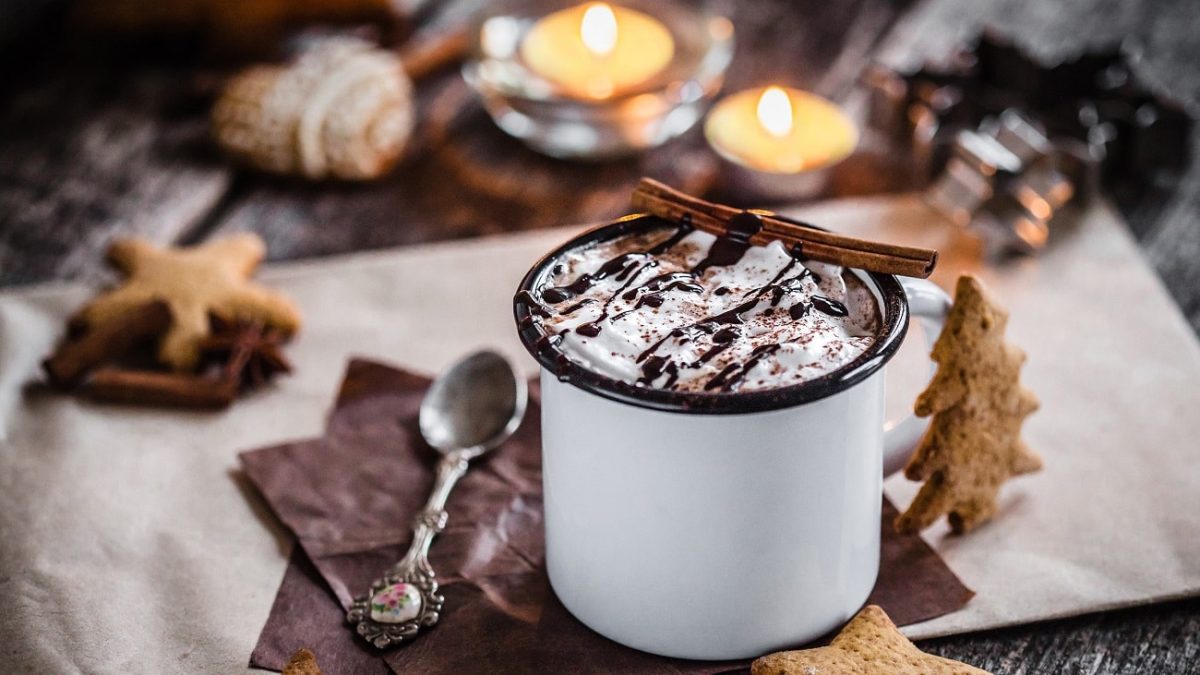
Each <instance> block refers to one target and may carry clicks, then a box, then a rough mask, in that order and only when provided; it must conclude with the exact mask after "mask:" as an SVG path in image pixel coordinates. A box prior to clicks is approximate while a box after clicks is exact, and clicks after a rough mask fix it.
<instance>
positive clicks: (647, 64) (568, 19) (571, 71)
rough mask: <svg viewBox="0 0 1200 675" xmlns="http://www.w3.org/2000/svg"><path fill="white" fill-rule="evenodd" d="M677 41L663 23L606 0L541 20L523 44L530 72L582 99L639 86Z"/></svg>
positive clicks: (663, 62)
mask: <svg viewBox="0 0 1200 675" xmlns="http://www.w3.org/2000/svg"><path fill="white" fill-rule="evenodd" d="M674 53H675V39H674V38H673V37H671V32H670V31H668V30H667V27H666V26H664V25H663V23H662V22H661V21H659V20H658V19H655V18H654V17H652V16H650V15H648V14H643V13H642V12H639V11H637V10H633V9H626V8H624V7H619V6H618V7H614V6H612V5H609V4H607V3H604V2H589V3H587V4H584V5H578V6H576V7H570V8H567V9H562V10H559V11H557V12H554V13H553V14H550V15H549V16H547V17H546V18H544V19H541V20H540V21H538V22H537V23H536V24H534V26H533V28H532V29H531V30H530V31H529V35H528V36H526V37H525V41H524V42H523V43H521V56H522V57H523V58H524V59H525V62H526V63H527V64H528V65H529V68H530V70H533V71H534V72H536V73H538V74H539V75H541V76H543V77H545V78H547V79H549V80H552V81H554V82H555V83H557V84H558V85H560V86H561V87H562V88H563V90H564V91H565V92H568V93H570V94H572V95H574V96H578V97H582V98H594V99H605V98H610V97H612V96H616V95H619V94H620V93H622V92H624V91H628V90H630V89H635V88H637V87H638V85H641V84H643V83H645V82H646V81H648V80H649V79H650V78H652V77H654V76H655V75H657V74H658V72H659V71H661V70H662V69H663V68H665V67H666V66H667V64H668V63H670V62H671V56H672V55H673V54H674Z"/></svg>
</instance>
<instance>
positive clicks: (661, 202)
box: [631, 178, 938, 279]
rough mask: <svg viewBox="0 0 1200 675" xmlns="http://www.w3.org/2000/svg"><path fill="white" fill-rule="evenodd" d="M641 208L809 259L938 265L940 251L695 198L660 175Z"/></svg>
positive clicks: (642, 186) (899, 270)
mask: <svg viewBox="0 0 1200 675" xmlns="http://www.w3.org/2000/svg"><path fill="white" fill-rule="evenodd" d="M631 201H632V203H633V205H634V207H635V208H638V209H641V210H643V211H646V212H648V213H651V214H653V215H655V216H658V217H659V218H663V219H666V220H673V221H688V222H690V223H691V224H692V225H694V226H695V227H696V228H697V229H700V230H703V231H705V232H708V233H710V234H714V235H717V236H719V237H734V238H741V239H744V240H746V241H748V242H750V243H751V244H755V245H760V246H761V245H766V244H769V243H771V242H772V241H780V242H782V243H783V244H784V245H785V246H787V247H788V248H791V249H792V250H793V251H794V252H795V253H797V254H798V255H800V256H802V257H804V258H807V259H809V260H816V261H818V262H824V263H831V264H834V265H841V266H842V267H852V268H856V269H861V270H866V271H868V272H879V273H881V274H898V275H900V276H905V277H917V278H920V279H924V278H926V277H928V276H929V275H930V274H931V273H933V268H934V266H936V265H937V257H938V254H937V251H934V250H930V249H924V248H913V247H910V246H897V245H894V244H884V243H881V242H875V241H868V240H866V239H857V238H855V237H847V236H845V235H841V234H834V233H832V232H826V231H825V230H819V229H817V228H815V227H813V226H810V225H806V224H803V223H796V222H791V221H788V220H784V219H782V218H780V217H778V216H776V215H775V214H774V213H772V212H770V211H761V210H757V209H755V210H751V211H748V210H744V209H738V208H734V207H732V206H726V205H724V204H715V203H712V202H708V201H705V200H703V199H699V198H697V197H692V196H691V195H687V194H684V193H682V192H680V191H678V190H675V189H673V188H670V187H668V186H666V185H664V184H662V183H660V182H658V181H656V180H652V179H650V178H643V179H642V180H641V182H639V183H638V186H637V189H635V190H634V191H633V197H632V199H631Z"/></svg>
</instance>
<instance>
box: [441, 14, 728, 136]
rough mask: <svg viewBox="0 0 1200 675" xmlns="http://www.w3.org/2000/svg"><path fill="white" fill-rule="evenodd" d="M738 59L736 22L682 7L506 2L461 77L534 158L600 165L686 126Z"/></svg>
mask: <svg viewBox="0 0 1200 675" xmlns="http://www.w3.org/2000/svg"><path fill="white" fill-rule="evenodd" d="M732 55H733V25H732V24H731V23H730V22H729V20H728V19H725V18H724V17H719V16H714V15H712V14H709V13H707V12H705V11H703V10H700V9H697V8H695V7H692V6H689V5H684V4H682V3H679V2H676V1H675V0H622V1H621V2H619V3H611V4H610V3H604V2H585V3H582V4H578V3H565V2H552V1H548V0H500V1H499V2H495V3H491V4H490V5H489V6H488V7H487V8H485V10H484V11H483V13H482V14H480V15H479V16H478V17H477V18H476V19H475V21H474V24H473V26H472V42H471V58H470V59H469V60H468V62H467V63H466V65H465V66H464V67H463V76H464V77H465V79H466V81H467V83H468V84H470V86H471V87H472V88H473V89H474V90H475V91H476V92H477V93H478V94H479V96H480V98H481V100H482V102H483V105H484V107H485V108H486V109H487V111H488V113H489V114H490V115H491V117H492V119H493V120H495V122H496V125H497V126H499V127H500V128H501V129H503V130H504V131H505V132H507V133H508V134H510V135H512V136H514V137H516V138H519V139H521V140H522V141H524V142H525V143H526V144H527V145H529V146H530V147H532V148H533V149H535V150H537V151H539V152H542V153H544V154H547V155H551V156H553V157H561V158H571V159H604V158H611V157H620V156H625V155H630V154H633V153H636V152H638V151H641V150H644V149H647V148H652V147H655V146H658V145H661V144H662V143H665V142H666V141H668V140H670V139H672V138H674V137H676V136H678V135H680V134H682V133H684V132H685V131H687V130H688V129H690V128H691V127H692V126H693V125H694V124H695V123H696V122H697V121H698V120H699V119H700V117H701V116H702V115H703V113H704V110H705V108H706V107H707V103H708V102H709V101H710V100H711V99H712V97H713V96H714V95H715V94H716V92H717V90H718V89H720V87H721V84H722V82H723V80H724V76H725V69H726V68H727V67H728V66H729V61H730V59H731V58H732Z"/></svg>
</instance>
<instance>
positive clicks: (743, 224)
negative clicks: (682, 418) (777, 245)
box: [518, 212, 849, 392]
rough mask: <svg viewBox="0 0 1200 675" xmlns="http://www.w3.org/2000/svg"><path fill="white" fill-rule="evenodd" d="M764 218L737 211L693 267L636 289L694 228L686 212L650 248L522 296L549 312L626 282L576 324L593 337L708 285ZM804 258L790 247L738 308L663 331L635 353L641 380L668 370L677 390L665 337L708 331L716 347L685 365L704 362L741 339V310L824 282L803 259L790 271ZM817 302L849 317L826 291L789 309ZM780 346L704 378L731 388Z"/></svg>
mask: <svg viewBox="0 0 1200 675" xmlns="http://www.w3.org/2000/svg"><path fill="white" fill-rule="evenodd" d="M761 225H762V221H761V219H759V217H758V216H756V215H754V214H752V213H746V212H744V213H742V214H739V215H738V216H736V217H734V218H733V219H731V221H730V223H729V235H728V236H725V237H720V238H718V239H717V240H716V241H714V242H713V245H712V246H711V247H710V248H709V251H708V255H707V256H706V257H705V258H704V259H703V260H701V261H700V262H698V263H696V265H695V266H693V267H692V268H691V269H690V270H688V271H686V272H667V273H665V274H660V275H658V276H656V277H654V278H652V279H650V280H649V281H647V282H645V283H643V284H641V285H640V286H637V287H634V288H631V286H633V283H634V281H635V280H636V279H637V278H638V276H640V275H641V273H642V272H643V271H645V270H647V269H650V268H653V267H657V266H658V264H659V263H658V261H657V260H655V259H654V258H655V257H656V256H658V255H661V254H663V253H666V252H667V251H669V250H670V249H671V248H673V247H674V246H675V245H676V244H678V243H679V242H680V241H682V240H683V239H684V238H685V237H687V236H688V235H689V234H691V233H692V232H693V231H694V230H695V227H694V226H693V225H692V224H691V220H690V218H685V219H684V220H683V221H682V222H681V223H680V225H679V227H678V229H677V230H676V231H675V233H674V234H672V235H671V236H670V237H668V238H667V239H665V240H663V241H662V242H660V243H658V244H656V245H654V246H652V247H650V248H648V249H647V250H645V251H641V252H629V253H622V254H620V255H618V256H616V257H615V258H612V259H610V260H608V261H606V262H605V263H604V264H602V265H601V266H600V267H599V268H598V269H597V270H596V271H595V272H593V273H585V274H582V275H580V276H579V277H578V278H577V279H575V280H573V281H571V282H570V283H567V284H564V285H562V286H552V287H549V288H545V289H543V290H542V291H541V300H540V301H539V300H538V299H537V298H535V297H534V296H533V294H531V293H529V292H528V291H522V292H521V294H519V295H518V300H520V301H523V302H525V303H526V304H527V305H528V307H529V311H530V314H531V315H534V316H539V317H549V316H551V315H552V313H553V312H555V311H556V310H554V309H553V308H551V307H547V306H546V304H544V303H549V304H551V305H556V304H559V303H562V302H565V301H567V300H570V299H571V298H574V297H577V296H578V295H580V294H582V293H585V292H587V291H588V290H589V289H591V288H592V287H593V286H595V285H596V283H597V282H599V281H601V280H604V279H607V278H609V277H612V278H613V279H614V280H615V281H621V282H624V283H623V284H622V285H621V286H620V287H619V288H618V289H617V290H616V291H614V292H613V293H612V295H610V296H609V297H608V298H607V300H605V301H604V305H603V307H602V308H601V311H600V314H599V315H598V316H597V317H596V319H595V320H594V321H590V322H588V323H584V324H581V325H579V326H577V327H576V328H575V332H576V333H578V334H580V335H582V336H584V337H589V338H595V337H597V336H599V335H600V333H601V332H602V331H603V328H604V327H603V324H604V322H605V321H610V320H611V321H615V320H617V319H620V318H621V317H623V316H625V315H627V314H630V313H631V312H635V311H637V310H638V309H641V308H642V307H646V306H648V307H659V306H661V305H662V304H663V302H664V300H665V295H666V294H667V293H668V292H671V291H679V292H684V293H702V292H703V291H704V289H703V287H702V286H701V285H700V284H699V283H698V281H699V280H700V278H701V277H702V276H703V275H704V273H705V271H707V270H708V269H709V268H711V267H723V266H729V265H736V264H737V263H739V262H740V261H741V260H742V257H743V256H744V255H745V254H746V252H747V251H748V250H749V249H750V247H751V244H750V237H752V236H753V235H754V234H755V233H756V232H758V229H759V228H760V227H761ZM800 264H801V257H800V256H799V254H798V252H797V251H792V252H791V258H790V259H789V261H788V263H787V264H786V265H784V267H783V268H782V269H780V270H779V272H778V273H776V274H775V276H774V277H773V278H772V279H771V281H769V282H768V283H767V284H765V285H763V286H761V287H759V288H756V289H753V290H750V291H748V292H746V294H745V295H743V296H742V298H741V302H739V303H738V304H737V305H736V306H734V307H733V308H731V309H729V310H726V311H725V312H722V313H720V314H715V315H713V316H709V317H705V318H703V319H701V320H699V321H697V322H695V323H692V324H690V325H687V326H681V327H678V328H675V329H673V330H671V331H670V332H669V333H667V335H665V336H663V338H662V339H660V340H658V341H657V342H655V343H654V344H652V345H650V347H648V348H647V349H646V350H645V351H643V352H642V353H641V354H639V355H638V357H637V359H636V362H637V363H639V364H641V376H640V377H639V378H638V379H637V383H638V384H640V385H647V386H649V385H652V384H653V383H654V382H656V381H658V380H659V379H660V378H662V377H664V376H665V377H666V380H665V382H664V383H663V384H662V388H663V389H672V388H673V387H674V386H675V384H676V383H677V382H678V380H679V369H680V364H679V363H677V362H675V361H673V360H671V359H669V358H667V357H664V356H661V355H659V354H658V353H657V352H658V350H659V348H661V347H662V346H663V345H664V344H666V342H667V341H668V340H671V339H676V340H679V341H680V342H689V341H693V340H695V339H697V338H699V337H700V336H702V335H711V336H712V347H711V348H709V349H708V350H707V351H705V352H704V353H702V354H700V356H699V357H698V358H697V360H696V361H695V362H693V363H691V364H687V367H690V368H695V367H698V366H700V365H702V364H704V363H707V362H709V361H711V360H712V359H713V358H715V357H717V356H718V355H719V354H721V353H722V352H724V351H725V350H727V349H729V347H730V346H731V345H732V344H733V343H734V342H735V341H736V339H737V338H739V337H741V336H742V328H741V326H742V325H743V323H744V321H743V318H742V315H743V314H745V313H746V312H748V311H750V310H751V309H753V308H754V307H755V306H757V305H758V303H759V302H760V301H761V300H762V298H763V297H764V296H769V302H770V305H771V307H776V306H778V305H779V304H780V303H781V302H782V301H783V299H784V298H785V297H787V296H788V295H789V294H790V293H792V292H795V291H799V290H801V288H802V282H803V281H804V279H806V278H811V279H813V280H814V281H815V282H816V283H818V284H819V283H821V277H820V276H819V275H817V274H816V273H814V272H813V271H812V270H810V269H808V268H806V267H803V266H802V265H801V268H802V269H801V271H800V272H799V273H798V274H795V275H794V276H791V277H787V275H788V273H789V272H791V271H792V270H793V269H795V267H796V266H797V265H800ZM785 277H786V278H785ZM727 293H729V289H728V288H725V287H721V288H718V289H717V290H716V291H714V294H716V295H725V294H727ZM618 297H620V298H622V299H623V300H625V301H626V302H634V305H633V306H632V307H631V308H629V309H627V310H625V311H624V312H621V313H619V314H617V315H616V316H613V317H611V319H610V317H609V308H610V307H611V305H612V303H613V302H614V301H615V300H616V299H617V298H618ZM596 302H599V300H597V299H595V298H585V299H583V300H580V301H579V302H577V303H575V304H572V305H570V306H568V307H566V308H565V309H563V310H561V311H558V312H557V313H558V314H559V315H562V316H566V315H569V314H572V313H574V312H576V311H578V310H579V309H581V308H582V307H584V306H586V305H589V304H595V303H596ZM812 309H816V310H817V311H819V312H821V313H823V314H826V315H828V316H834V317H841V316H846V315H847V314H848V313H849V312H848V310H847V309H846V306H845V305H843V304H842V303H840V302H838V301H837V300H833V299H832V298H827V297H825V296H821V295H814V296H812V297H810V298H809V302H805V301H803V300H801V301H799V302H797V303H795V304H793V305H791V306H790V307H789V308H788V310H787V311H788V314H789V316H790V317H791V318H792V319H793V320H796V321H798V320H800V319H801V318H803V317H804V316H806V315H807V314H808V312H809V311H810V310H812ZM568 332H569V331H568V330H563V331H561V332H559V333H557V334H554V335H546V336H543V337H542V338H541V339H540V340H539V341H538V345H537V346H538V347H539V348H544V347H547V346H557V345H558V344H560V343H561V342H562V340H563V336H564V335H566V334H567V333H568ZM782 346H783V343H774V344H766V345H762V346H759V347H757V348H755V349H754V350H753V351H752V352H751V353H750V356H749V358H747V359H746V361H745V362H742V363H731V364H729V365H727V366H726V367H725V368H724V369H722V370H721V371H720V372H719V373H717V374H716V375H714V376H713V377H712V378H710V379H709V380H708V382H706V383H705V384H704V389H705V391H713V390H717V391H721V392H729V391H732V390H733V388H734V387H735V386H736V385H737V384H738V383H739V382H741V381H742V380H743V379H744V378H745V377H746V375H747V374H748V373H749V372H750V371H751V370H753V369H754V367H755V366H757V365H758V364H759V363H760V362H762V361H763V360H764V359H766V358H767V357H769V356H771V355H772V354H774V353H775V352H777V351H779V349H780V348H781V347H782Z"/></svg>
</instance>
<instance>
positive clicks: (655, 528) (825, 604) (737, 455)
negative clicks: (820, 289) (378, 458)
mask: <svg viewBox="0 0 1200 675" xmlns="http://www.w3.org/2000/svg"><path fill="white" fill-rule="evenodd" d="M662 223H663V221H658V220H657V219H654V218H651V217H648V216H646V217H637V218H627V219H623V220H621V221H618V222H616V223H613V224H612V225H608V226H605V227H602V228H599V229H596V230H592V231H590V232H588V233H586V234H584V235H582V236H581V237H580V238H577V239H576V240H574V241H572V242H570V243H568V244H567V245H566V246H564V247H562V248H560V249H559V250H557V251H554V252H553V253H551V254H550V255H549V256H547V257H546V258H544V259H543V260H542V261H541V262H539V263H538V264H537V265H535V266H534V268H533V269H532V270H531V271H530V273H529V275H527V276H526V278H525V280H524V281H523V282H522V286H521V289H522V291H527V290H531V289H536V288H539V287H540V286H541V285H542V281H543V280H544V278H545V277H546V275H547V274H548V273H549V272H548V271H549V267H550V265H551V263H552V262H553V261H554V260H556V259H557V258H559V257H560V256H561V254H562V253H563V252H565V251H566V250H568V249H571V248H575V247H578V246H580V245H585V244H588V243H591V242H594V241H601V240H605V239H608V238H612V237H615V236H618V235H620V234H623V233H626V232H629V231H632V230H634V229H636V228H639V227H646V226H648V225H662ZM853 273H854V274H857V275H858V276H859V277H860V278H861V279H862V280H863V282H864V283H865V284H866V286H867V287H868V288H869V289H870V290H871V291H872V292H873V293H874V295H875V298H876V300H877V302H878V305H879V307H880V308H881V310H882V312H883V314H884V317H883V319H884V321H883V324H884V328H883V330H882V332H881V334H880V335H879V339H878V340H877V341H876V343H875V344H874V345H873V346H872V347H871V348H870V349H869V350H868V351H867V352H866V353H864V354H863V355H862V356H861V357H860V358H858V359H856V360H855V361H853V362H851V363H849V364H847V365H846V366H844V367H843V368H841V369H839V370H838V371H836V372H834V373H832V374H830V375H827V376H824V377H821V378H818V379H816V380H812V381H809V382H805V383H802V384H799V385H794V386H789V387H783V388H778V389H774V390H769V391H762V392H750V393H733V394H690V393H689V394H683V393H678V392H667V391H661V390H649V389H646V388H644V387H637V386H634V385H630V384H627V383H623V382H618V381H615V380H612V379H609V378H607V377H605V376H602V375H599V374H596V373H594V372H592V371H589V370H585V369H584V368H583V367H582V366H579V365H578V364H575V363H574V362H571V361H568V360H567V359H566V358H565V357H564V356H562V355H561V353H558V352H556V351H555V350H554V349H553V348H552V347H551V346H550V345H549V344H547V341H545V340H541V341H539V340H538V337H539V333H538V332H537V330H536V327H535V326H533V321H532V319H531V318H530V317H529V307H528V305H527V304H526V302H525V301H524V300H523V299H522V298H523V297H524V298H528V295H526V294H524V293H523V292H519V293H518V295H517V301H516V314H517V321H518V327H519V329H520V332H521V337H522V340H523V342H524V343H525V344H526V346H527V347H528V348H529V350H530V352H531V353H532V354H533V355H534V357H535V358H537V359H538V360H539V362H540V363H541V364H542V375H541V385H542V444H543V450H542V461H543V466H542V480H543V487H544V497H545V524H546V568H547V572H548V574H549V577H550V584H551V586H552V587H553V588H554V591H555V593H556V594H557V595H558V597H559V599H560V600H561V601H562V603H563V605H564V606H566V608H567V609H568V610H570V612H571V613H572V614H574V615H575V617H576V618H578V619H579V620H580V621H582V622H583V623H584V624H586V625H587V626H589V627H590V628H592V629H593V630H595V631H596V632H598V633H600V634H602V635H604V636H606V637H608V638H610V639H612V640H615V641H617V642H619V643H621V644H624V645H627V646H630V647H634V648H637V649H641V650H643V651H647V652H651V653H654V654H662V655H664V656H674V657H681V658H689V659H714V660H715V659H740V658H749V657H755V656H760V655H762V654H765V653H768V652H771V651H776V650H778V649H781V648H784V647H790V646H795V645H799V644H802V643H804V642H807V641H809V640H812V639H814V638H817V637H819V636H821V635H823V634H825V633H827V632H829V631H830V630H832V629H833V628H835V627H837V626H838V625H840V624H842V623H844V622H845V621H847V620H848V619H849V618H850V617H851V616H852V615H853V614H854V613H855V612H856V611H857V610H858V609H859V608H860V607H861V606H862V605H863V603H864V601H865V600H866V598H867V595H868V594H869V593H870V592H871V589H872V588H873V587H874V585H875V579H876V576H877V574H878V572H879V546H880V517H881V516H880V508H881V492H882V483H883V476H884V475H885V473H890V472H892V471H895V470H896V469H898V468H900V467H901V466H903V465H904V462H905V461H906V460H907V457H908V455H909V453H910V452H911V449H912V447H913V445H914V444H915V442H916V440H917V438H918V437H919V435H920V433H921V431H922V427H923V425H922V423H921V421H920V420H917V419H916V418H911V417H910V418H908V419H906V420H905V421H904V422H902V423H900V424H897V425H894V427H893V428H891V429H888V430H885V428H884V427H885V424H884V369H883V366H884V364H885V363H886V362H887V360H888V359H889V358H890V357H891V356H892V355H893V354H894V353H895V351H896V350H897V349H898V348H899V345H900V342H901V340H902V339H903V337H904V334H905V330H906V328H907V325H908V317H909V312H910V307H911V312H912V313H913V315H915V316H917V317H919V318H921V319H922V320H923V321H924V322H925V323H926V325H925V326H924V327H925V333H926V335H927V336H929V338H930V339H931V340H932V339H933V338H934V337H936V335H937V333H938V332H939V331H940V329H941V323H942V321H943V320H944V318H945V313H946V311H947V310H948V308H949V302H950V301H949V298H947V296H946V295H945V293H943V292H942V291H941V290H940V289H938V288H937V287H936V286H934V285H933V284H930V283H928V282H923V281H914V280H904V281H903V283H902V282H901V281H900V280H899V279H897V278H896V277H894V276H889V275H881V274H872V273H866V272H861V271H853Z"/></svg>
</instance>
